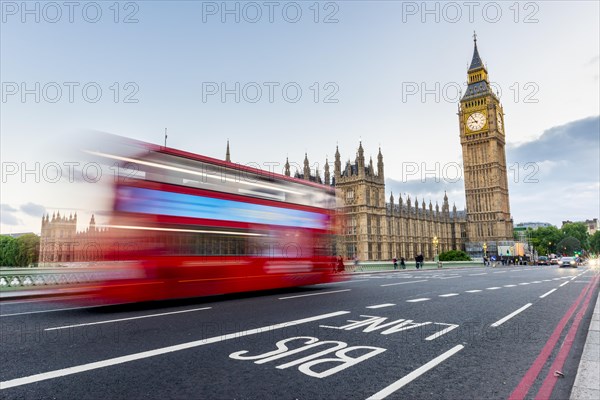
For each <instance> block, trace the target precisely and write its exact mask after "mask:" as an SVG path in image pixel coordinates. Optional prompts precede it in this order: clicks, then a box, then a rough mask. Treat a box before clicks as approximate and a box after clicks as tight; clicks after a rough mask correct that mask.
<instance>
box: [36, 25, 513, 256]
mask: <svg viewBox="0 0 600 400" xmlns="http://www.w3.org/2000/svg"><path fill="white" fill-rule="evenodd" d="M474 40H475V41H474V50H473V58H472V60H471V64H470V66H469V69H468V81H467V83H468V87H467V89H466V92H465V94H464V96H463V97H462V99H461V100H460V107H459V112H458V118H459V127H460V141H461V146H462V155H463V171H464V182H465V196H466V210H465V211H457V210H456V207H455V206H454V207H452V209H450V205H449V202H448V197H447V196H446V195H444V199H443V201H442V202H441V207H440V206H439V203H437V202H436V204H435V206H433V204H432V203H431V201H429V204H428V205H427V204H425V201H424V199H422V200H421V204H419V201H418V199H417V198H416V197H415V199H414V203H413V202H412V201H411V198H410V197H407V198H406V199H403V198H402V197H400V196H399V197H398V199H395V198H394V196H393V194H392V195H390V197H389V202H386V199H385V194H386V191H385V181H384V168H383V155H382V153H381V149H379V154H378V155H377V165H376V167H375V166H374V165H373V160H370V162H369V163H368V164H366V163H365V156H364V149H363V147H362V143H360V144H359V147H358V151H357V154H356V158H355V160H354V162H353V163H351V162H350V161H348V162H347V163H346V164H345V165H344V166H343V165H342V162H341V157H340V153H339V151H338V150H337V149H336V153H335V161H334V170H333V176H331V174H330V170H329V164H328V161H326V162H325V165H324V179H321V177H320V175H319V173H318V171H315V175H311V170H310V167H309V161H308V157H307V156H305V159H304V170H303V171H302V173H299V172H298V171H297V172H296V173H295V174H294V176H295V177H296V178H299V179H306V180H311V181H315V182H319V183H322V184H324V185H330V186H334V187H335V188H336V191H337V193H338V198H339V201H338V204H339V206H338V210H337V212H338V214H341V215H342V217H343V226H344V228H343V232H341V236H340V242H339V243H338V252H339V253H341V254H342V255H343V256H344V257H347V258H354V257H357V258H358V259H360V260H390V259H392V258H400V257H404V258H405V259H407V260H408V259H414V257H415V256H416V255H418V254H422V255H423V256H424V257H425V258H426V259H433V258H434V255H435V253H436V252H443V251H447V250H466V251H467V252H468V253H469V254H471V255H472V256H479V257H481V256H482V255H483V252H484V248H485V251H486V252H487V254H488V255H493V254H498V250H497V249H498V246H500V245H510V244H511V243H512V240H513V223H512V219H511V216H510V207H509V194H508V181H507V172H506V155H505V134H504V121H503V118H504V113H503V111H502V105H501V103H500V100H499V99H498V97H497V96H496V95H495V94H494V93H493V92H492V89H491V87H490V84H489V79H488V72H487V68H486V66H485V65H484V64H483V62H482V60H481V57H480V56H479V51H478V49H477V39H476V37H475V39H474ZM226 160H227V161H231V159H230V153H229V143H228V144H227V153H226ZM285 175H287V176H290V165H289V162H288V161H287V160H286V164H285ZM76 226H77V216H76V215H75V216H74V217H73V216H70V217H66V216H65V217H61V216H60V214H59V215H58V216H54V215H53V216H52V218H50V217H49V216H45V217H44V218H43V219H42V231H41V252H40V262H43V263H50V262H60V261H85V260H83V259H82V257H81V256H77V254H80V253H81V252H78V251H76V250H75V249H73V248H72V246H73V245H70V246H69V245H68V243H78V245H82V244H84V243H85V242H86V241H90V240H95V239H96V238H98V236H101V235H102V234H103V232H105V231H103V230H101V229H99V228H97V227H96V225H95V221H94V217H92V220H91V222H90V226H89V227H88V229H87V230H86V231H83V232H76Z"/></svg>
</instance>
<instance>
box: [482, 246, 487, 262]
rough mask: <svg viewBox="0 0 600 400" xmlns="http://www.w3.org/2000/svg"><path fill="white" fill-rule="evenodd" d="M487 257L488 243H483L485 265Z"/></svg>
mask: <svg viewBox="0 0 600 400" xmlns="http://www.w3.org/2000/svg"><path fill="white" fill-rule="evenodd" d="M486 257H487V243H486V242H483V264H484V265H485V259H486Z"/></svg>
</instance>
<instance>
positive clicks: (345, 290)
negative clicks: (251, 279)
mask: <svg viewBox="0 0 600 400" xmlns="http://www.w3.org/2000/svg"><path fill="white" fill-rule="evenodd" d="M350 290H352V289H342V290H331V291H329V292H321V293H309V294H299V295H297V296H287V297H280V298H279V300H287V299H297V298H298V297H308V296H320V295H322V294H331V293H340V292H349V291H350Z"/></svg>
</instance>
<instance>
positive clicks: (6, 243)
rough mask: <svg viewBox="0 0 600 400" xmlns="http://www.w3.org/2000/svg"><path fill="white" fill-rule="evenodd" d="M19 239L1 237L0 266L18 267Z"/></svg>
mask: <svg viewBox="0 0 600 400" xmlns="http://www.w3.org/2000/svg"><path fill="white" fill-rule="evenodd" d="M17 254H18V245H17V239H15V238H14V237H11V236H0V266H2V267H14V266H16V265H17Z"/></svg>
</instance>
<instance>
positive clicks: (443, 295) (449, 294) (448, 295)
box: [439, 293, 458, 297]
mask: <svg viewBox="0 0 600 400" xmlns="http://www.w3.org/2000/svg"><path fill="white" fill-rule="evenodd" d="M454 296H458V293H447V294H440V295H439V297H454Z"/></svg>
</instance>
